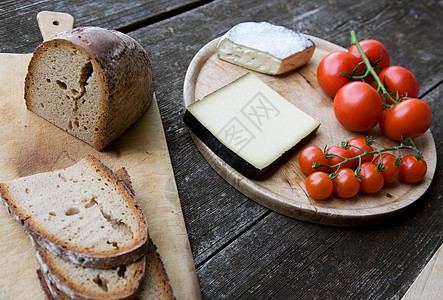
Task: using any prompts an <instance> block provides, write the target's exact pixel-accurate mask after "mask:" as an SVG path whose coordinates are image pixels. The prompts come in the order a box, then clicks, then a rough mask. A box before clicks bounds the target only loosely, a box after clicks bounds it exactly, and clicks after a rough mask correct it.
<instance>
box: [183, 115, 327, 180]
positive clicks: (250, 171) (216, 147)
mask: <svg viewBox="0 0 443 300" xmlns="http://www.w3.org/2000/svg"><path fill="white" fill-rule="evenodd" d="M183 121H184V123H185V124H186V125H187V126H188V128H189V129H190V130H191V131H192V132H193V133H194V134H195V135H196V136H197V137H198V138H199V139H200V140H201V141H202V142H203V143H204V144H205V145H206V146H207V147H208V148H209V149H211V150H212V151H213V152H214V153H215V154H216V155H217V156H218V157H220V158H221V159H222V160H223V161H225V162H226V163H227V164H228V165H230V166H231V167H232V168H233V169H235V170H236V171H237V172H239V173H240V174H242V175H243V176H245V177H248V178H251V179H258V178H260V177H262V176H263V175H265V174H266V173H267V172H268V171H270V169H272V168H273V167H274V166H275V165H277V164H278V163H279V162H280V161H281V160H282V159H283V158H284V157H286V156H287V155H289V154H290V153H292V152H293V151H294V149H295V148H297V146H298V145H300V144H302V143H303V142H304V141H305V140H307V139H308V138H310V137H311V136H312V135H313V134H314V133H315V132H316V131H317V129H318V127H319V126H320V125H319V126H317V128H316V129H315V130H313V131H312V132H311V133H310V134H309V135H307V136H306V137H305V138H303V139H302V140H301V141H300V142H299V143H297V144H296V145H294V146H293V147H292V148H291V149H289V150H288V151H286V152H285V153H282V154H281V155H280V157H279V158H277V159H276V160H274V162H272V163H271V164H270V165H268V166H266V167H264V168H263V169H258V168H256V167H254V166H253V165H251V164H250V163H248V162H247V161H246V160H244V159H243V158H241V157H240V156H239V155H237V154H236V153H235V152H233V151H232V150H230V149H229V148H227V147H226V146H225V145H224V144H223V143H221V142H220V141H219V140H218V139H217V138H216V137H215V136H214V135H213V134H212V133H211V132H210V131H209V130H208V129H207V128H206V127H205V126H204V125H203V124H201V123H200V122H199V121H198V120H197V119H196V118H195V117H194V115H192V113H190V112H189V111H188V110H186V111H185V115H184V117H183ZM258 151H260V150H258Z"/></svg>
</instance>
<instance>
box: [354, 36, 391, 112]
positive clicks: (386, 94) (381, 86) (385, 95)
mask: <svg viewBox="0 0 443 300" xmlns="http://www.w3.org/2000/svg"><path fill="white" fill-rule="evenodd" d="M351 43H352V44H353V45H355V46H356V47H357V49H358V52H360V55H361V58H362V59H363V62H364V63H365V65H366V69H367V71H366V73H368V72H369V73H370V74H371V75H372V77H374V79H375V81H376V82H377V85H378V87H377V91H379V90H381V91H382V93H383V107H392V106H393V105H389V104H387V103H386V98H389V100H391V101H392V103H394V104H397V103H398V102H399V101H397V100H396V99H394V98H392V96H391V94H390V93H389V92H388V90H387V89H386V87H385V86H384V84H383V83H382V82H381V80H380V77H378V75H377V72H375V70H374V68H373V66H372V64H371V61H370V60H369V58H368V57H367V56H366V54H365V53H364V51H363V49H362V48H361V46H360V44H359V42H358V39H357V34H356V33H355V31H354V30H352V31H351Z"/></svg>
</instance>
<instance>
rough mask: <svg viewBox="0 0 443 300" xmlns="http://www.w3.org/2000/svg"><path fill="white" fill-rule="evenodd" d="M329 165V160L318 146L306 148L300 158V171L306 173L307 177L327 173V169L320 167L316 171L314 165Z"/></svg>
mask: <svg viewBox="0 0 443 300" xmlns="http://www.w3.org/2000/svg"><path fill="white" fill-rule="evenodd" d="M315 162H316V163H317V164H322V165H327V164H328V160H327V159H326V157H325V154H324V153H323V150H321V149H320V148H319V147H317V146H310V147H307V148H305V149H304V150H303V151H302V152H301V153H300V156H299V158H298V163H299V165H300V169H301V170H302V171H303V173H305V174H306V175H310V174H312V173H314V172H316V171H326V169H327V167H326V166H325V167H320V168H318V169H314V168H313V167H312V165H313V164H314V163H315Z"/></svg>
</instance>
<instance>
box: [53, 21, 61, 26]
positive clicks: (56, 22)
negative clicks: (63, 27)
mask: <svg viewBox="0 0 443 300" xmlns="http://www.w3.org/2000/svg"><path fill="white" fill-rule="evenodd" d="M52 25H54V26H58V25H60V22H59V21H57V20H54V21H52Z"/></svg>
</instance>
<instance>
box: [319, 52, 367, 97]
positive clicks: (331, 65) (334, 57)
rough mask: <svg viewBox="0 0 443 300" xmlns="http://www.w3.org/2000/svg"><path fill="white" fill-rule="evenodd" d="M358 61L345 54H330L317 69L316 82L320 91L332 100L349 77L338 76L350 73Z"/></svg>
mask: <svg viewBox="0 0 443 300" xmlns="http://www.w3.org/2000/svg"><path fill="white" fill-rule="evenodd" d="M358 63H359V60H358V58H356V57H355V56H353V55H351V54H349V53H347V52H332V53H330V54H328V55H327V56H326V57H325V58H323V60H322V61H321V62H320V64H319V65H318V68H317V80H318V84H319V85H320V87H321V88H322V90H323V91H324V92H325V93H326V94H328V95H329V96H330V97H332V98H334V96H335V94H336V93H337V91H338V90H339V89H340V88H341V87H342V86H344V85H345V84H346V83H348V82H349V77H347V76H345V75H338V74H340V73H342V72H347V73H352V72H353V70H354V69H355V68H356V66H357V65H358Z"/></svg>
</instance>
